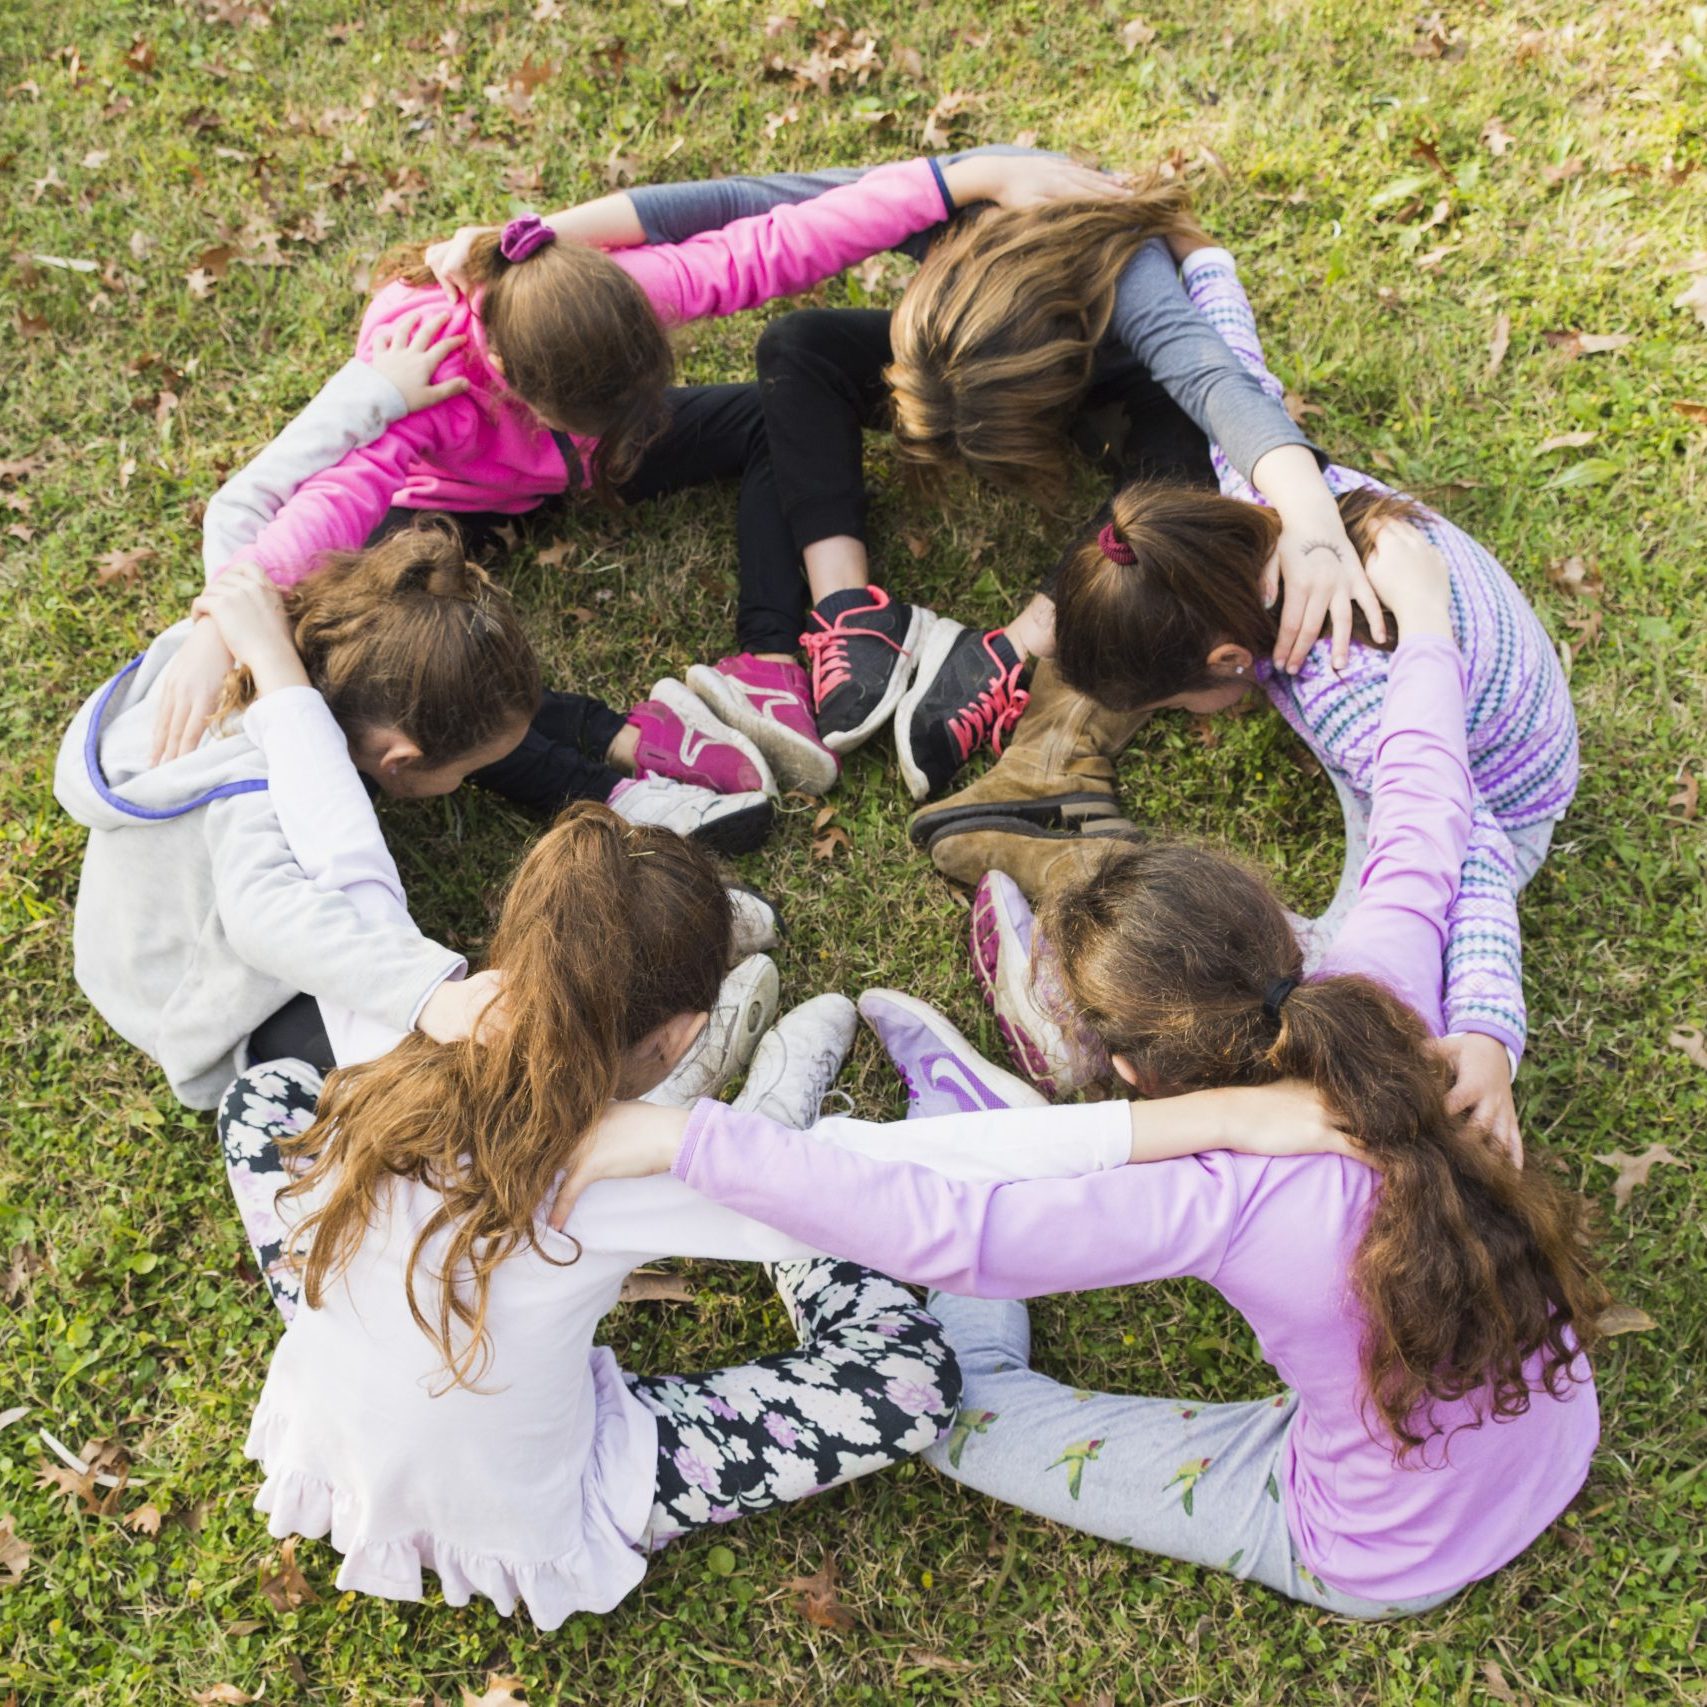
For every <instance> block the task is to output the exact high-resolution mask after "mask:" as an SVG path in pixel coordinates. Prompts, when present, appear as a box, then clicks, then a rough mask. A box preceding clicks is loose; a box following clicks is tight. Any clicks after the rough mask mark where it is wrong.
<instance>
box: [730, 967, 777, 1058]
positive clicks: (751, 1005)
mask: <svg viewBox="0 0 1707 1707" xmlns="http://www.w3.org/2000/svg"><path fill="white" fill-rule="evenodd" d="M749 958H753V957H751V956H749ZM757 958H759V959H761V960H763V961H764V965H763V966H762V967H761V968H760V969H759V971H758V973H757V974H756V975H755V977H754V980H753V987H752V989H751V990H750V991H749V992H748V993H747V995H746V996H744V997H743V998H742V1006H741V1012H740V1017H739V1018H738V1019H737V1020H736V1022H735V1033H734V1037H733V1040H732V1045H731V1047H732V1049H733V1055H734V1062H735V1066H734V1069H733V1071H732V1072H731V1074H730V1075H729V1076H728V1077H726V1078H725V1079H724V1081H723V1082H724V1084H727V1083H728V1082H729V1078H731V1077H733V1076H734V1073H735V1072H743V1073H744V1072H745V1071H746V1070H747V1067H748V1064H749V1063H750V1062H751V1061H752V1059H753V1057H754V1055H756V1054H757V1053H758V1048H759V1040H760V1039H761V1038H762V1037H763V1036H764V1034H765V1033H766V1032H767V1031H769V1030H770V1028H771V1021H772V1020H774V1019H775V1018H776V1010H777V1003H778V1000H779V999H780V997H781V995H782V974H781V973H779V972H778V971H777V969H776V963H775V962H774V961H773V960H771V958H770V957H769V956H768V955H760V956H758V957H757ZM745 964H746V962H745V961H743V962H742V965H745ZM737 970H739V968H737Z"/></svg>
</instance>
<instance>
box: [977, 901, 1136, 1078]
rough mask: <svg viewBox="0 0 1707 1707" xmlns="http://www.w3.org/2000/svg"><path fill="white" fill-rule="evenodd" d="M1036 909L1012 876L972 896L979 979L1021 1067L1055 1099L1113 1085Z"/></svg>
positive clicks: (1104, 1057) (1105, 1054)
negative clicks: (1037, 926) (1037, 924)
mask: <svg viewBox="0 0 1707 1707" xmlns="http://www.w3.org/2000/svg"><path fill="white" fill-rule="evenodd" d="M1033 923H1034V921H1033V918H1032V912H1031V907H1030V905H1029V904H1028V903H1027V901H1026V898H1025V896H1024V895H1023V894H1022V893H1021V892H1020V887H1019V885H1018V884H1017V883H1015V882H1014V880H1013V879H1012V878H1011V877H1009V876H1008V874H1007V873H1006V872H1005V871H990V872H986V873H985V875H984V879H983V881H982V882H981V883H980V884H979V885H978V889H977V893H976V894H974V895H973V897H972V941H971V950H972V974H973V976H974V977H975V978H976V979H977V981H978V988H979V989H980V990H981V991H982V992H983V995H984V1000H985V1002H986V1003H987V1004H988V1005H989V1008H990V1011H991V1012H992V1013H993V1014H994V1015H995V1016H996V1029H997V1030H998V1031H999V1032H1000V1033H1001V1034H1002V1041H1003V1042H1004V1043H1005V1044H1007V1046H1008V1054H1009V1056H1010V1057H1011V1058H1012V1060H1013V1064H1014V1065H1015V1066H1016V1067H1017V1068H1019V1070H1020V1072H1022V1073H1023V1074H1024V1075H1025V1076H1026V1078H1028V1079H1030V1080H1031V1082H1032V1083H1033V1084H1034V1085H1036V1086H1037V1088H1038V1089H1039V1090H1040V1091H1042V1092H1043V1094H1044V1095H1045V1096H1046V1097H1049V1098H1051V1099H1055V1098H1059V1097H1065V1096H1071V1095H1072V1094H1073V1093H1074V1092H1075V1091H1082V1090H1084V1089H1085V1088H1086V1087H1087V1086H1089V1085H1094V1084H1099V1083H1101V1081H1103V1080H1104V1079H1106V1078H1107V1077H1108V1075H1109V1073H1110V1072H1111V1071H1112V1068H1111V1067H1110V1064H1109V1059H1108V1051H1107V1050H1105V1049H1104V1048H1103V1046H1102V1042H1101V1040H1100V1039H1099V1038H1098V1037H1097V1036H1096V1034H1095V1033H1094V1032H1092V1031H1091V1030H1090V1028H1089V1027H1088V1026H1085V1025H1083V1024H1082V1023H1080V1021H1079V1020H1078V1019H1076V1018H1075V1017H1073V1013H1072V1004H1071V1002H1070V1001H1069V1000H1068V998H1067V992H1066V988H1065V985H1064V984H1063V982H1062V979H1061V967H1060V962H1059V961H1058V960H1057V959H1056V957H1055V951H1054V950H1053V949H1052V948H1051V947H1050V946H1049V944H1048V942H1047V940H1046V939H1044V938H1043V937H1042V936H1039V935H1036V933H1035V932H1034V930H1033Z"/></svg>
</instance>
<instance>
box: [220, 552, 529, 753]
mask: <svg viewBox="0 0 1707 1707" xmlns="http://www.w3.org/2000/svg"><path fill="white" fill-rule="evenodd" d="M284 599H285V611H286V613H287V614H288V615H289V617H290V621H291V628H292V631H293V634H294V637H295V640H296V649H297V651H298V653H300V654H301V657H302V662H303V667H304V668H305V669H306V670H307V671H308V679H309V681H311V682H312V683H313V684H314V686H315V687H316V688H318V689H319V691H320V693H321V696H322V697H323V698H324V699H325V701H326V704H327V706H328V707H329V708H330V710H331V712H332V715H333V716H334V717H335V718H336V719H337V720H338V724H339V727H340V728H342V729H343V730H344V731H345V733H346V734H352V735H354V734H359V733H361V732H362V731H363V730H367V729H397V730H400V731H401V732H402V733H403V734H404V735H406V736H407V737H408V738H409V739H410V740H411V741H412V742H414V744H415V745H416V746H417V747H418V748H419V749H420V752H421V759H420V763H421V765H422V766H423V768H427V769H431V768H433V767H435V766H437V765H442V764H445V763H448V762H449V761H450V760H452V759H458V758H461V757H462V756H463V755H464V754H467V753H472V752H475V751H477V750H478V749H479V748H481V747H484V746H485V745H486V744H487V743H488V742H490V741H493V740H495V739H496V738H497V737H498V736H499V735H500V734H502V733H503V732H504V731H505V730H507V729H510V728H513V727H514V726H515V725H516V724H517V723H518V722H521V721H525V720H527V719H529V718H531V717H532V716H533V714H534V712H535V711H536V710H538V708H539V691H540V689H539V663H538V661H537V660H536V659H535V657H534V652H533V647H532V646H531V645H529V643H528V638H527V635H526V634H525V633H524V632H523V631H522V625H521V619H520V618H519V617H518V616H517V615H516V609H515V606H514V605H513V604H511V602H510V598H509V595H508V594H507V593H505V592H504V591H503V589H502V588H501V587H499V586H498V585H497V584H496V583H495V582H494V581H493V580H492V579H491V577H490V576H488V575H487V574H486V572H485V570H483V569H481V568H480V567H479V566H478V565H477V564H474V563H470V562H469V561H468V559H467V557H466V556H465V555H464V553H463V549H462V541H461V539H460V537H459V536H458V534H457V533H456V530H455V529H454V528H453V527H451V526H450V524H448V523H444V522H435V521H427V522H423V523H419V524H417V525H416V526H414V527H412V528H405V529H403V530H402V531H401V532H398V533H394V534H392V535H391V536H390V537H389V538H388V539H384V540H382V541H380V543H379V544H378V545H373V546H369V547H368V549H367V550H365V551H332V552H327V553H325V554H324V555H323V556H322V557H321V559H320V564H319V568H318V570H317V572H316V573H315V574H313V575H310V576H309V577H308V578H307V579H306V580H303V581H298V582H297V583H296V585H295V586H293V587H291V588H290V589H289V590H288V591H287V592H286V593H285V596H284ZM254 693H255V684H254V681H253V680H252V679H251V677H250V675H249V672H248V671H247V670H236V671H233V672H232V674H231V676H230V677H228V678H227V681H226V685H225V692H224V695H223V697H222V699H221V701H220V705H219V710H218V712H217V713H216V714H215V715H216V716H217V717H225V716H229V715H230V714H232V713H234V712H237V711H241V710H242V709H243V708H244V707H245V706H246V705H248V704H249V702H250V701H251V700H252V699H253V698H254Z"/></svg>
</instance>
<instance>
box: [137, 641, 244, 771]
mask: <svg viewBox="0 0 1707 1707" xmlns="http://www.w3.org/2000/svg"><path fill="white" fill-rule="evenodd" d="M231 663H232V659H231V652H230V650H229V648H228V647H227V646H226V644H225V641H224V639H223V638H222V637H221V635H220V632H219V630H218V628H217V627H215V625H214V624H213V623H211V622H198V623H197V624H196V625H195V627H194V628H192V629H191V630H190V633H189V637H188V638H187V639H186V640H185V641H184V644H183V645H182V646H180V647H179V648H178V653H177V656H176V657H175V658H173V660H172V661H171V663H169V664H168V665H167V666H166V668H165V669H164V670H162V671H161V673H160V703H159V707H158V709H157V710H156V711H155V713H154V744H153V748H152V750H151V753H150V757H149V762H150V763H151V764H156V765H158V764H164V763H166V762H167V761H168V760H171V759H175V758H177V757H179V755H180V754H183V753H192V752H194V751H195V749H196V748H197V746H198V745H200V743H201V738H202V731H203V730H204V729H206V728H207V725H208V719H209V718H211V717H212V716H213V712H214V707H215V706H217V705H218V704H219V696H220V694H221V692H222V691H223V690H224V687H225V678H226V676H227V674H228V673H229V672H230V669H231Z"/></svg>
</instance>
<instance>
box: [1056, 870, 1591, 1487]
mask: <svg viewBox="0 0 1707 1707" xmlns="http://www.w3.org/2000/svg"><path fill="white" fill-rule="evenodd" d="M1038 922H1039V926H1040V928H1041V929H1042V930H1043V932H1044V933H1045V934H1046V935H1047V936H1048V938H1049V939H1050V941H1051V942H1052V943H1053V944H1054V945H1055V947H1056V949H1057V950H1058V951H1059V954H1060V957H1061V963H1062V967H1063V971H1064V975H1065V978H1066V983H1067V988H1068V991H1069V993H1070V995H1071V997H1072V999H1073V1001H1074V1003H1075V1005H1076V1007H1077V1010H1078V1011H1079V1013H1080V1014H1081V1015H1082V1016H1083V1017H1084V1019H1085V1020H1086V1022H1087V1023H1088V1024H1090V1025H1091V1027H1092V1028H1093V1029H1094V1030H1095V1031H1097V1032H1098V1034H1099V1035H1100V1036H1101V1037H1102V1040H1103V1042H1104V1043H1105V1044H1106V1045H1107V1047H1108V1049H1109V1051H1110V1052H1111V1053H1114V1054H1121V1055H1124V1056H1126V1057H1127V1058H1128V1059H1129V1060H1130V1061H1132V1062H1133V1063H1134V1064H1135V1065H1136V1066H1137V1067H1138V1068H1139V1069H1140V1071H1141V1072H1143V1073H1144V1074H1146V1075H1150V1076H1152V1077H1153V1079H1154V1080H1155V1082H1156V1083H1157V1084H1158V1085H1160V1086H1162V1087H1164V1088H1165V1089H1166V1090H1167V1091H1169V1092H1181V1091H1188V1090H1197V1089H1202V1088H1205V1087H1209V1086H1216V1085H1260V1084H1269V1083H1272V1082H1273V1081H1275V1080H1277V1079H1285V1078H1297V1079H1305V1080H1308V1081H1309V1082H1310V1083H1311V1084H1312V1085H1314V1086H1315V1087H1316V1089H1317V1090H1318V1091H1320V1092H1321V1094H1322V1095H1323V1097H1324V1098H1325V1099H1326V1100H1327V1102H1328V1104H1329V1106H1330V1107H1331V1108H1332V1109H1333V1110H1334V1112H1335V1113H1336V1115H1337V1116H1338V1117H1339V1119H1340V1120H1341V1122H1342V1123H1343V1125H1344V1127H1345V1130H1347V1131H1348V1132H1350V1133H1352V1134H1353V1135H1354V1136H1355V1137H1356V1138H1357V1140H1358V1142H1359V1143H1360V1144H1361V1145H1362V1146H1363V1147H1364V1149H1365V1150H1367V1152H1368V1154H1369V1159H1370V1162H1371V1163H1372V1164H1373V1165H1374V1166H1375V1167H1377V1168H1379V1169H1380V1171H1381V1185H1380V1190H1379V1193H1378V1194H1377V1197H1376V1200H1375V1205H1374V1209H1373V1211H1372V1213H1371V1215H1370V1219H1369V1224H1368V1226H1367V1228H1366V1230H1365V1232H1364V1235H1363V1240H1362V1242H1361V1244H1360V1245H1359V1247H1358V1250H1357V1255H1356V1257H1355V1259H1354V1261H1353V1265H1352V1272H1351V1283H1352V1289H1353V1292H1354V1294H1355V1296H1356V1298H1357V1301H1358V1304H1359V1305H1360V1307H1361V1309H1362V1311H1363V1314H1364V1317H1365V1319H1366V1322H1367V1328H1366V1332H1365V1337H1364V1344H1363V1369H1364V1376H1365V1382H1366V1386H1367V1390H1368V1399H1369V1402H1370V1403H1371V1404H1373V1406H1374V1408H1375V1410H1376V1412H1377V1414H1378V1415H1379V1417H1380V1420H1381V1423H1382V1425H1383V1426H1384V1428H1385V1429H1386V1431H1387V1432H1388V1434H1390V1435H1391V1437H1392V1439H1393V1441H1394V1443H1395V1447H1396V1451H1397V1455H1398V1456H1399V1457H1400V1458H1401V1459H1402V1458H1403V1457H1404V1456H1405V1455H1406V1454H1407V1453H1409V1452H1410V1451H1412V1450H1413V1449H1415V1448H1416V1447H1418V1446H1421V1445H1422V1444H1423V1442H1424V1441H1426V1440H1428V1439H1429V1438H1431V1437H1432V1436H1434V1435H1436V1434H1438V1433H1439V1432H1440V1429H1439V1427H1438V1426H1437V1425H1436V1423H1435V1421H1434V1418H1433V1406H1434V1405H1435V1404H1436V1403H1441V1404H1450V1403H1453V1402H1455V1401H1458V1400H1464V1399H1470V1400H1472V1401H1473V1402H1474V1404H1475V1407H1476V1410H1477V1420H1478V1422H1480V1421H1482V1420H1485V1418H1486V1417H1488V1416H1492V1417H1496V1418H1500V1417H1514V1416H1521V1415H1522V1414H1523V1413H1524V1412H1525V1411H1527V1410H1528V1408H1529V1403H1530V1386H1529V1382H1528V1380H1527V1378H1526V1376H1525V1373H1524V1365H1525V1363H1526V1362H1527V1361H1528V1360H1529V1359H1530V1358H1531V1357H1532V1356H1534V1355H1535V1354H1536V1353H1539V1354H1540V1359H1541V1362H1540V1380H1541V1384H1542V1386H1543V1387H1544V1388H1545V1390H1546V1391H1547V1392H1548V1393H1549V1394H1550V1395H1552V1396H1553V1397H1555V1398H1556V1397H1559V1396H1561V1395H1562V1393H1563V1392H1564V1390H1565V1389H1566V1388H1567V1387H1568V1386H1569V1384H1570V1382H1571V1380H1572V1375H1571V1364H1572V1362H1573V1360H1574V1358H1575V1356H1576V1353H1577V1349H1578V1347H1579V1346H1581V1347H1583V1348H1585V1349H1586V1348H1587V1347H1588V1345H1590V1344H1591V1343H1592V1341H1593V1339H1594V1337H1595V1330H1596V1320H1597V1318H1598V1316H1599V1314H1600V1311H1601V1310H1602V1309H1603V1308H1604V1307H1605V1303H1606V1294H1605V1292H1604V1290H1603V1288H1602V1287H1601V1285H1600V1282H1599V1279H1598V1277H1597V1266H1596V1264H1595V1261H1594V1259H1593V1256H1592V1254H1591V1251H1590V1246H1589V1238H1588V1231H1587V1224H1586V1210H1585V1207H1584V1205H1583V1203H1582V1201H1581V1200H1580V1199H1579V1198H1577V1197H1576V1196H1575V1195H1574V1194H1572V1193H1569V1192H1566V1191H1563V1190H1561V1189H1560V1188H1559V1187H1558V1186H1556V1185H1554V1184H1553V1183H1552V1181H1551V1180H1549V1179H1548V1178H1547V1176H1546V1173H1545V1171H1544V1170H1542V1169H1540V1168H1537V1167H1529V1168H1525V1169H1523V1170H1521V1171H1520V1170H1519V1169H1517V1168H1516V1167H1514V1166H1513V1164H1512V1162H1511V1161H1510V1159H1509V1158H1508V1157H1507V1156H1506V1155H1505V1154H1504V1152H1503V1150H1496V1149H1495V1147H1494V1146H1493V1145H1492V1144H1491V1143H1490V1142H1489V1140H1488V1139H1487V1138H1486V1136H1485V1135H1484V1134H1482V1133H1480V1132H1479V1131H1477V1130H1474V1129H1471V1128H1467V1127H1466V1126H1465V1124H1464V1122H1463V1121H1462V1120H1461V1119H1459V1118H1457V1117H1455V1116H1453V1115H1450V1114H1448V1113H1447V1109H1446V1090H1447V1086H1446V1079H1445V1071H1444V1069H1443V1067H1442V1066H1441V1065H1440V1063H1439V1062H1438V1061H1437V1060H1436V1059H1435V1057H1434V1056H1433V1054H1432V1053H1431V1052H1430V1050H1429V1049H1428V1047H1427V1043H1428V1037H1427V1033H1426V1031H1425V1029H1424V1027H1423V1024H1422V1021H1421V1020H1420V1019H1419V1018H1418V1017H1417V1015H1416V1014H1415V1013H1414V1012H1413V1011H1412V1010H1411V1009H1410V1008H1408V1007H1407V1006H1405V1005H1404V1003H1402V1002H1400V1001H1398V1000H1396V999H1395V998H1394V997H1393V996H1391V995H1390V994H1388V993H1387V991H1385V990H1383V989H1382V988H1381V987H1380V986H1379V985H1378V984H1376V983H1374V982H1373V981H1371V980H1370V979H1367V978H1360V977H1351V976H1340V977H1327V978H1318V979H1311V980H1308V981H1305V982H1301V983H1299V984H1298V985H1297V987H1296V989H1294V990H1293V991H1292V993H1291V994H1290V995H1289V996H1283V999H1282V1001H1281V1003H1280V1005H1279V1008H1278V1010H1276V1009H1274V1008H1273V1007H1265V1001H1266V999H1267V997H1268V995H1269V992H1270V991H1271V990H1272V989H1273V988H1274V986H1275V984H1276V982H1277V980H1280V979H1285V978H1290V979H1301V978H1302V976H1303V965H1302V961H1301V957H1300V953H1299V948H1298V943H1297V940H1296V939H1295V938H1294V936H1293V934H1292V928H1291V925H1290V923H1289V922H1288V919H1287V916H1286V913H1285V911H1284V910H1283V909H1282V907H1281V905H1280V903H1279V902H1278V901H1277V900H1276V899H1275V898H1274V896H1273V895H1272V894H1271V893H1270V891H1269V889H1268V887H1267V885H1266V884H1265V883H1264V882H1263V881H1262V879H1261V878H1260V877H1258V876H1257V875H1256V874H1255V873H1254V872H1252V871H1249V870H1247V869H1246V868H1245V867H1244V866H1242V865H1239V864H1237V863H1236V862H1235V861H1232V860H1229V859H1226V858H1223V857H1222V856H1220V855H1218V854H1213V853H1210V852H1208V851H1207V850H1204V849H1201V848H1194V847H1190V846H1187V845H1185V844H1183V843H1178V842H1156V843H1150V844H1146V845H1143V846H1140V847H1134V848H1132V849H1130V850H1127V851H1123V852H1121V853H1119V854H1117V855H1115V856H1114V857H1113V858H1112V859H1110V860H1108V861H1106V862H1105V863H1104V864H1103V865H1102V866H1101V867H1100V868H1099V869H1098V870H1097V871H1096V872H1095V873H1094V874H1092V875H1090V876H1089V877H1087V878H1085V879H1084V880H1083V881H1082V882H1080V883H1077V884H1075V885H1073V886H1070V887H1068V888H1065V889H1063V890H1061V891H1058V892H1057V893H1056V894H1054V895H1052V896H1051V897H1050V898H1049V899H1048V900H1047V901H1046V902H1045V905H1044V907H1043V909H1042V911H1041V913H1040V916H1039V921H1038Z"/></svg>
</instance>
